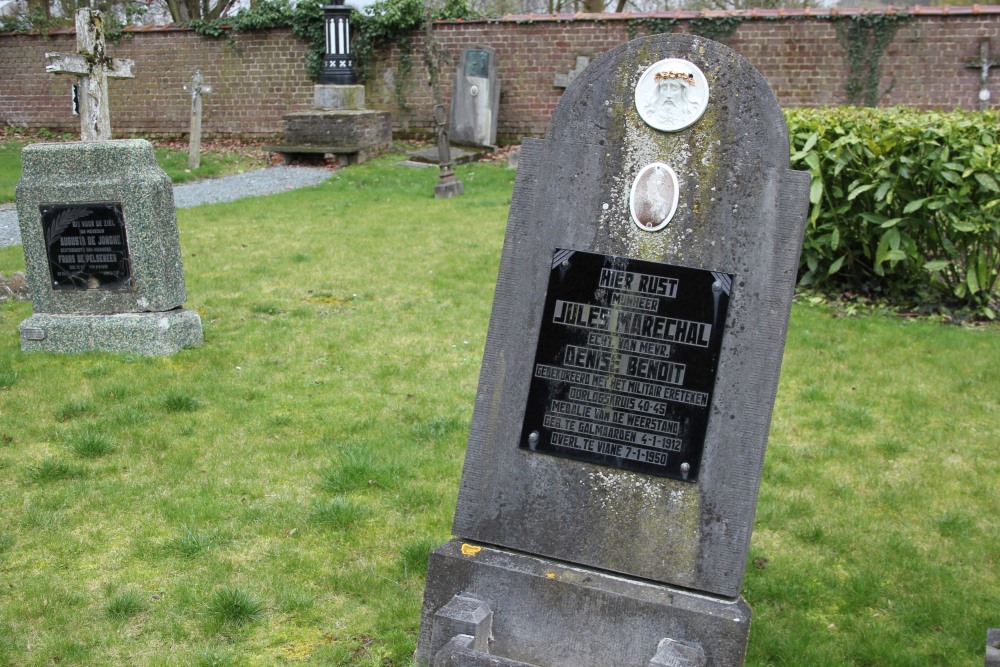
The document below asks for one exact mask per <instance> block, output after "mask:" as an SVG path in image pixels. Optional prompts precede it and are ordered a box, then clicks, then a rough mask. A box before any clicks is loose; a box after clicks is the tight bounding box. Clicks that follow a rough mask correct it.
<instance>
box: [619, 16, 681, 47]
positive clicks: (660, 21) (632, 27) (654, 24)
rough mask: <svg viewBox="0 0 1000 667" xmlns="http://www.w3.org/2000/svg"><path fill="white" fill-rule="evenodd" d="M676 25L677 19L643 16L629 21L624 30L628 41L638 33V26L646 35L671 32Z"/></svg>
mask: <svg viewBox="0 0 1000 667" xmlns="http://www.w3.org/2000/svg"><path fill="white" fill-rule="evenodd" d="M676 27H677V19H668V18H657V17H653V16H644V17H642V18H639V19H634V20H632V21H629V22H628V25H627V26H626V27H625V30H626V32H627V33H628V38H629V41H632V40H633V39H635V38H636V37H637V36H638V35H639V28H642V29H643V31H644V32H645V33H646V34H647V35H660V34H663V33H670V32H673V31H674V29H675V28H676Z"/></svg>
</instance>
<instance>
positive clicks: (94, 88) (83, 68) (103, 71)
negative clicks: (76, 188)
mask: <svg viewBox="0 0 1000 667" xmlns="http://www.w3.org/2000/svg"><path fill="white" fill-rule="evenodd" d="M76 48H77V53H74V54H66V53H46V54H45V57H46V58H47V59H48V61H49V64H48V65H46V67H45V71H46V72H49V73H50V74H72V75H74V76H77V77H79V78H80V87H79V89H78V90H79V92H80V94H79V97H78V98H77V101H78V102H79V106H80V139H81V140H82V141H107V140H109V139H111V111H110V108H109V106H108V79H109V78H112V79H131V78H134V75H133V74H132V65H133V64H134V63H133V62H132V61H131V60H128V59H125V58H108V57H107V55H106V53H105V42H104V22H103V20H102V18H101V13H100V12H97V11H93V10H90V9H79V10H77V12H76Z"/></svg>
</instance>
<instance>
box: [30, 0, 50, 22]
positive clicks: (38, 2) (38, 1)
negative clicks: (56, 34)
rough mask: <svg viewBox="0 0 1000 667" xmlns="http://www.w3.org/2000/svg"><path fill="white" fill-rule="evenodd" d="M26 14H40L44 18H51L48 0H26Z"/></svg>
mask: <svg viewBox="0 0 1000 667" xmlns="http://www.w3.org/2000/svg"><path fill="white" fill-rule="evenodd" d="M28 14H41V15H42V16H44V17H45V18H52V12H50V11H49V0H28Z"/></svg>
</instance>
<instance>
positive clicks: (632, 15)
mask: <svg viewBox="0 0 1000 667" xmlns="http://www.w3.org/2000/svg"><path fill="white" fill-rule="evenodd" d="M862 14H868V15H872V14H907V15H910V16H977V15H982V16H985V15H997V14H1000V5H968V6H963V7H956V6H942V7H924V6H922V5H914V6H912V7H886V8H884V9H862V8H857V7H846V8H845V7H840V8H838V7H831V8H829V9H826V8H817V7H803V8H791V9H701V10H690V9H675V10H672V11H668V12H662V11H661V12H623V13H620V14H619V13H611V12H601V13H593V14H588V13H586V12H577V13H576V14H507V15H506V16H487V17H478V18H470V19H451V20H439V21H435V22H434V23H435V24H436V25H467V24H477V23H568V22H572V21H634V20H636V19H646V18H655V19H678V20H692V19H699V18H724V17H743V18H747V19H796V18H816V19H823V18H837V17H840V16H858V15H862ZM278 29H279V30H280V28H278ZM191 31H192V29H191V28H188V27H186V26H178V25H172V24H171V25H132V26H126V27H125V28H124V30H123V32H135V33H142V32H191ZM75 32H76V30H75V29H74V28H71V27H67V28H53V29H52V30H49V31H48V32H47V33H46V34H49V35H60V34H73V33H75ZM13 34H17V33H0V35H13ZM25 34H29V35H36V34H38V33H36V32H31V33H25Z"/></svg>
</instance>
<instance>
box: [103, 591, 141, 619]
mask: <svg viewBox="0 0 1000 667" xmlns="http://www.w3.org/2000/svg"><path fill="white" fill-rule="evenodd" d="M145 610H146V598H145V597H143V595H142V593H139V592H138V591H134V590H131V589H127V590H124V591H120V592H118V593H115V594H114V595H112V596H111V597H110V598H108V601H107V603H106V604H105V605H104V613H105V614H107V615H108V618H110V619H112V620H115V621H127V620H128V619H130V618H132V617H133V616H136V615H138V614H141V613H142V612H143V611H145Z"/></svg>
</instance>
